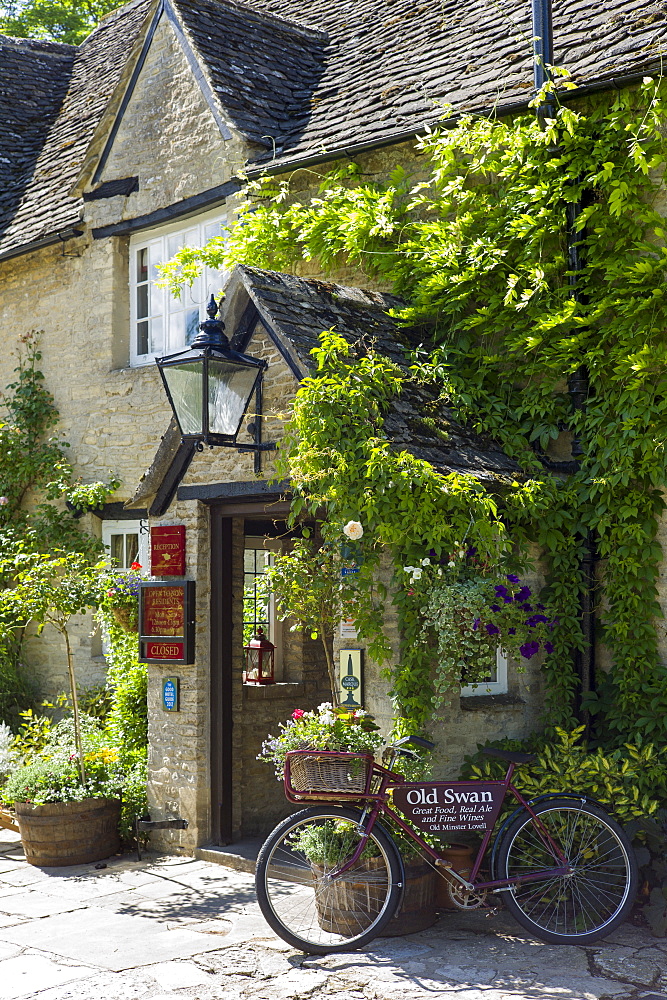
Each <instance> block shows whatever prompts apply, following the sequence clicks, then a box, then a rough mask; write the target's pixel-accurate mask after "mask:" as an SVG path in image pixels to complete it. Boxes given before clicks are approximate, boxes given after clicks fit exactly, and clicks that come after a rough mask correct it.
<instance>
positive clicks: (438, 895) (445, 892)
mask: <svg viewBox="0 0 667 1000" xmlns="http://www.w3.org/2000/svg"><path fill="white" fill-rule="evenodd" d="M440 853H441V854H442V857H443V858H444V859H445V861H449V862H450V863H451V865H452V867H453V868H454V869H455V870H456V871H457V872H458V873H459V874H460V875H463V876H464V877H465V878H467V877H468V875H470V872H471V871H472V865H473V859H474V857H475V854H476V853H477V852H476V851H475V850H474V849H473V848H472V847H469V846H468V845H467V844H452V846H451V847H445V848H444V849H443V850H442V851H441V852H440ZM455 884H456V883H455V882H454V880H453V879H451V878H450V877H449V876H448V875H447V874H446V873H445V869H443V868H440V870H439V874H438V875H437V882H436V889H435V905H436V906H437V907H438V909H440V910H456V909H458V907H457V906H456V903H454V901H453V900H452V897H451V895H450V893H449V887H450V885H455Z"/></svg>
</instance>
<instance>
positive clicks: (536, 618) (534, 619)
mask: <svg viewBox="0 0 667 1000" xmlns="http://www.w3.org/2000/svg"><path fill="white" fill-rule="evenodd" d="M548 621H549V619H548V618H547V616H546V615H531V617H530V618H527V619H526V625H529V626H530V628H535V626H536V625H539V623H540V622H548Z"/></svg>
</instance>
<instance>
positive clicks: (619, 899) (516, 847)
mask: <svg viewBox="0 0 667 1000" xmlns="http://www.w3.org/2000/svg"><path fill="white" fill-rule="evenodd" d="M535 812H536V814H537V815H538V816H539V819H540V822H541V823H542V824H543V825H544V827H545V829H546V830H547V832H548V834H549V836H550V837H551V838H552V840H553V841H555V843H556V844H558V846H559V848H560V850H561V851H562V852H563V854H564V855H565V857H566V858H567V860H568V862H569V864H570V866H571V868H572V871H571V873H570V874H569V875H565V876H553V877H551V878H544V879H540V880H539V881H534V882H523V883H519V884H518V885H515V886H513V887H511V888H509V889H506V890H504V891H503V893H502V896H503V899H504V901H505V904H506V905H507V909H508V910H509V911H510V913H512V915H513V916H514V917H515V918H516V920H517V921H518V922H519V923H520V924H521V925H522V927H525V928H526V929H527V930H529V931H532V932H533V933H534V934H536V935H537V936H538V937H540V938H542V939H543V940H545V941H549V942H552V943H554V944H587V943H588V942H591V941H598V940H599V939H600V938H602V937H605V936H606V935H607V934H609V933H610V932H611V931H612V930H613V929H614V928H615V927H617V926H618V924H620V923H621V921H622V920H624V919H625V917H626V915H627V913H628V911H629V910H630V907H631V906H632V904H633V902H634V899H635V896H636V893H637V862H636V860H635V855H634V851H633V849H632V845H631V844H630V841H629V840H628V838H627V836H626V834H625V833H624V832H623V830H622V829H621V827H620V826H619V825H618V823H617V822H616V820H614V819H612V817H611V816H608V815H607V813H606V812H605V811H604V810H603V809H601V808H600V807H599V806H596V805H594V804H593V803H580V802H576V801H573V800H568V799H554V800H551V801H549V802H544V803H542V804H541V805H537V806H535ZM560 864H561V862H560V860H559V859H558V857H557V855H556V854H555V852H554V850H553V848H552V847H550V846H549V843H548V841H547V840H545V839H544V838H543V837H542V836H541V834H540V832H539V830H538V828H537V827H536V826H535V825H534V824H533V821H532V819H531V817H530V816H529V815H528V813H521V815H520V816H517V818H516V820H515V821H514V822H513V823H512V825H511V826H510V827H509V829H508V831H507V833H506V834H505V836H504V837H503V840H502V842H501V844H500V846H499V848H498V858H497V862H496V878H498V879H504V878H517V877H519V876H522V875H530V874H534V873H536V872H538V871H542V870H545V869H549V868H554V867H557V866H560Z"/></svg>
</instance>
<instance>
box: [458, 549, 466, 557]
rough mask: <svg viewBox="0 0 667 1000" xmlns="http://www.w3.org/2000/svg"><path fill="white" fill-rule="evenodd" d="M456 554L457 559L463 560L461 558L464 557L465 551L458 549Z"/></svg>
mask: <svg viewBox="0 0 667 1000" xmlns="http://www.w3.org/2000/svg"><path fill="white" fill-rule="evenodd" d="M457 554H458V557H459V559H463V557H464V555H465V551H464V550H463V549H459V551H458V553H457Z"/></svg>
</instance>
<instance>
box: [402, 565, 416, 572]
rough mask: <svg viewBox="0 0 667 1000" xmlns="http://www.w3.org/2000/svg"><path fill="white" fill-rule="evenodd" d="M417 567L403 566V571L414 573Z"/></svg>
mask: <svg viewBox="0 0 667 1000" xmlns="http://www.w3.org/2000/svg"><path fill="white" fill-rule="evenodd" d="M415 569H416V567H415V566H404V567H403V572H404V573H414V571H415Z"/></svg>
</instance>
